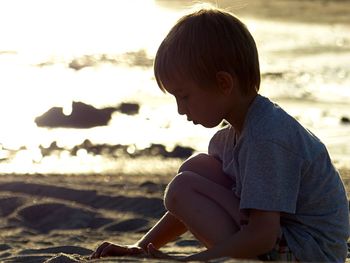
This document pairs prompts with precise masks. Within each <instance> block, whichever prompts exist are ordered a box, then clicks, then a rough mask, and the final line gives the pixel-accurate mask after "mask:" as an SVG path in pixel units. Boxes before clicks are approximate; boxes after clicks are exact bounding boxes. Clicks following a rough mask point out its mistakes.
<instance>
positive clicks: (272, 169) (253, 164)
mask: <svg viewBox="0 0 350 263" xmlns="http://www.w3.org/2000/svg"><path fill="white" fill-rule="evenodd" d="M302 163H303V162H302V159H301V158H300V157H299V156H298V155H296V154H295V153H292V152H290V151H288V150H286V149H285V148H284V147H283V146H281V145H278V144H276V143H274V142H270V141H265V142H259V143H257V144H255V145H251V149H250V150H249V153H248V154H247V159H246V160H245V162H244V163H242V164H243V167H241V172H242V174H243V176H242V182H241V183H242V184H241V189H240V191H241V193H240V196H241V201H240V208H241V209H259V210H265V211H280V212H287V213H295V211H296V204H297V197H298V192H299V188H300V180H301V170H302Z"/></svg>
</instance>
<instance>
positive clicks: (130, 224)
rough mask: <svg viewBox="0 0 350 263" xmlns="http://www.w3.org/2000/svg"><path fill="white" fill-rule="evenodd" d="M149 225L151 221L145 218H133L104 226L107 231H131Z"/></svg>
mask: <svg viewBox="0 0 350 263" xmlns="http://www.w3.org/2000/svg"><path fill="white" fill-rule="evenodd" d="M148 227H149V221H148V220H147V219H144V218H132V219H127V220H124V221H122V222H120V223H116V224H112V225H109V226H107V227H106V228H104V230H107V231H116V232H131V231H136V230H141V229H145V228H148Z"/></svg>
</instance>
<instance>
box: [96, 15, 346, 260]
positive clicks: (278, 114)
mask: <svg viewBox="0 0 350 263" xmlns="http://www.w3.org/2000/svg"><path fill="white" fill-rule="evenodd" d="M154 69H155V77H156V80H157V83H158V85H159V87H160V88H161V89H162V90H163V91H165V92H169V93H170V94H172V95H173V96H174V97H175V99H176V102H177V105H178V112H179V114H186V115H187V118H188V120H189V121H192V122H193V123H194V124H201V125H203V126H204V127H208V128H210V127H215V126H217V125H218V124H220V123H221V121H222V120H226V121H227V122H228V123H229V125H228V126H227V127H226V128H223V129H221V130H220V131H218V132H217V133H216V134H215V135H214V137H213V138H212V139H211V141H210V144H209V151H208V154H199V155H197V156H194V157H192V158H190V159H188V160H187V161H185V163H184V164H183V165H182V166H181V167H180V169H179V173H178V175H177V176H176V177H175V178H174V179H173V180H172V181H171V182H170V183H169V185H168V187H167V190H166V193H165V196H164V204H165V207H166V209H167V213H166V214H165V215H164V216H163V218H161V219H160V220H159V222H158V223H157V224H156V225H155V226H154V227H153V228H152V229H151V230H150V231H149V232H148V233H147V234H146V235H145V236H144V237H143V238H141V239H140V240H139V241H138V242H137V243H136V244H135V245H132V246H122V245H116V244H111V243H108V242H105V243H103V244H102V245H101V246H99V248H98V249H97V250H96V252H95V253H94V254H93V255H92V258H99V257H104V256H117V255H136V254H141V253H147V254H150V255H153V256H156V257H165V258H167V257H168V256H167V255H165V254H163V253H161V252H160V251H158V250H157V249H158V248H160V247H162V246H163V245H164V244H166V243H168V242H170V241H172V240H174V239H175V238H176V237H178V236H179V235H181V234H183V233H184V232H186V231H190V232H191V233H192V234H193V235H194V236H195V237H196V238H197V239H198V240H199V241H200V242H201V243H203V244H204V245H205V246H206V248H207V249H206V250H205V251H202V252H200V253H198V254H194V255H191V256H188V257H186V258H182V259H181V260H209V259H214V258H220V257H233V258H253V259H262V260H287V261H319V262H320V261H322V262H344V260H345V258H346V255H347V243H346V242H347V239H348V234H349V217H348V201H347V197H346V193H345V189H344V186H343V183H342V181H341V179H340V177H339V174H338V172H337V171H336V169H335V168H334V167H333V165H332V163H331V160H330V158H329V155H328V153H327V150H326V148H325V146H324V145H323V144H322V143H321V142H320V141H319V140H318V139H317V138H316V136H315V135H313V134H312V133H311V132H309V131H308V130H306V129H305V128H303V127H302V126H301V125H300V124H299V123H298V122H297V121H296V120H295V119H293V118H292V117H291V116H289V115H288V114H287V113H286V112H284V111H283V110H282V109H281V108H280V107H279V106H278V105H276V104H273V103H272V102H270V101H269V100H268V99H267V98H265V97H263V96H261V95H259V94H258V90H259V85H260V70H259V60H258V52H257V49H256V45H255V42H254V39H253V38H252V36H251V35H250V33H249V31H248V30H247V28H246V27H245V25H244V24H242V22H241V21H240V20H238V19H237V18H235V17H234V16H232V15H230V14H228V13H226V12H222V11H219V10H200V11H198V12H195V13H192V14H190V15H187V16H185V17H183V18H182V19H180V20H179V21H178V23H177V24H176V25H175V26H174V27H173V28H172V29H171V31H170V32H169V34H168V35H167V37H166V38H165V39H164V41H163V42H162V44H161V45H160V47H159V49H158V52H157V55H156V58H155V64H154Z"/></svg>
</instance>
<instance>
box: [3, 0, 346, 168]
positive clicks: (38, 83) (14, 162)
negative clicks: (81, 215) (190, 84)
mask: <svg viewBox="0 0 350 263" xmlns="http://www.w3.org/2000/svg"><path fill="white" fill-rule="evenodd" d="M227 2H230V1H222V3H225V5H226V6H223V7H226V8H227V7H230V8H231V9H229V10H230V11H233V12H235V11H237V13H240V11H242V10H243V11H244V10H247V9H249V8H253V7H251V6H250V5H249V4H242V3H243V1H231V2H232V3H231V2H230V4H231V5H227ZM247 2H248V3H249V1H247ZM255 2H256V1H255ZM294 2H295V4H296V5H297V3H298V1H294ZM304 2H307V1H304ZM310 2H313V1H310ZM316 2H317V1H316ZM342 2H343V3H342V4H343V5H345V6H346V7H348V5H350V2H349V3H347V1H342ZM273 3H275V2H274V1H271V2H270V4H271V5H273ZM214 4H215V5H218V6H219V7H222V6H221V5H220V4H221V2H220V1H214ZM189 8H190V5H189V1H154V0H139V1H137V0H134V1H107V0H106V1H97V0H89V1H85V0H75V1H68V0H52V1H45V0H32V1H20V0H11V1H10V0H8V1H5V0H2V1H0V38H1V41H0V76H1V77H0V90H1V103H0V123H1V129H0V172H1V173H36V172H38V173H97V172H98V173H104V172H105V173H108V172H113V171H116V169H119V170H120V169H122V170H123V171H130V170H132V169H135V166H131V168H130V163H135V158H131V159H130V158H129V159H128V158H124V157H117V155H116V154H96V153H91V152H89V151H86V150H85V149H80V150H78V151H77V152H76V154H74V155H72V154H71V152H72V149H73V148H74V147H75V146H77V145H81V144H82V143H83V142H84V141H86V140H89V141H90V143H91V144H93V145H102V144H108V145H126V146H127V148H126V150H127V152H128V153H129V154H130V155H132V154H133V153H134V152H136V151H138V150H142V149H145V148H147V147H150V146H151V145H152V144H160V145H164V147H165V148H166V149H167V150H168V151H171V150H172V149H173V148H174V147H175V146H183V147H191V148H193V149H195V151H206V149H207V144H208V140H209V139H210V137H211V136H212V135H213V134H214V133H215V131H216V130H217V129H218V128H213V129H206V128H203V127H201V126H194V125H193V124H192V123H189V122H187V121H186V119H185V117H183V116H179V115H178V114H177V109H176V104H175V101H174V99H173V98H172V97H171V96H170V95H166V94H163V93H162V92H161V91H160V90H159V88H158V87H157V85H156V82H155V80H154V77H153V69H152V62H153V58H154V55H155V53H156V50H157V47H158V46H159V44H160V42H161V40H162V39H163V37H164V36H165V35H166V33H167V32H168V30H169V29H170V28H171V26H172V25H173V24H174V23H175V22H176V20H177V19H178V18H180V17H181V16H182V15H183V14H184V13H187V12H188V9H189ZM271 8H272V9H273V7H271ZM248 13H249V14H247V12H242V15H240V16H239V17H240V18H241V19H242V20H243V21H244V22H245V23H246V25H247V26H248V28H249V29H250V31H251V33H252V35H253V36H254V38H255V40H256V43H257V46H258V49H259V54H260V64H261V73H262V85H261V94H262V95H265V96H269V97H270V98H271V99H272V100H273V101H275V102H277V103H278V104H279V105H281V106H282V107H283V108H284V109H285V110H286V111H287V112H288V113H290V114H291V115H292V116H294V117H296V118H297V119H298V120H299V121H300V122H301V123H302V124H303V125H304V126H305V127H307V128H308V129H310V130H311V131H312V132H313V133H315V134H316V135H317V136H318V137H319V138H320V139H321V140H322V141H323V142H324V143H325V144H326V146H327V147H328V149H329V152H330V154H331V157H332V159H333V160H334V162H335V164H336V165H337V167H347V168H350V24H348V23H347V22H346V21H345V22H344V20H341V21H337V18H336V17H332V19H331V20H332V23H325V22H324V20H325V19H324V17H323V19H321V17H320V22H317V21H318V20H317V19H313V21H312V22H310V21H305V20H303V19H301V20H300V21H299V20H298V19H295V18H294V19H288V16H286V17H285V19H274V17H273V14H272V15H271V16H266V17H263V16H254V10H250V12H248ZM272 13H273V12H272ZM314 15H315V16H317V15H320V16H321V15H322V16H325V14H324V13H323V14H317V13H316V14H314ZM331 15H332V16H334V13H332V14H329V16H331ZM73 101H80V102H83V103H86V104H90V105H93V106H94V107H96V108H104V107H116V106H118V105H119V104H120V103H123V102H131V103H137V104H138V105H140V110H139V113H138V114H136V115H127V114H122V113H120V112H115V113H113V115H112V118H111V120H110V122H109V123H108V125H107V126H101V127H95V128H89V129H72V128H42V127H41V128H39V127H37V125H36V124H35V122H34V119H35V117H37V116H39V115H41V114H43V113H44V112H46V111H47V110H49V109H50V108H51V107H54V106H56V107H63V109H64V113H65V114H67V115H69V114H70V112H71V110H72V109H71V105H72V102H73ZM53 142H54V143H53ZM50 145H55V146H56V148H57V149H59V151H58V150H57V151H55V150H53V151H51V152H50V153H49V154H45V153H44V152H43V150H42V149H44V148H48V147H49V146H50ZM177 164H178V161H176V160H172V159H167V160H164V159H161V161H160V162H153V161H151V160H149V159H148V158H147V156H143V157H142V158H139V159H138V162H137V165H136V166H137V167H138V168H139V169H140V170H142V169H148V170H150V171H152V170H154V171H159V172H161V171H162V170H163V169H166V168H165V167H173V166H175V165H177ZM128 167H129V168H128ZM128 169H129V170H128Z"/></svg>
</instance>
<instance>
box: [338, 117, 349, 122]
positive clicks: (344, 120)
mask: <svg viewBox="0 0 350 263" xmlns="http://www.w3.org/2000/svg"><path fill="white" fill-rule="evenodd" d="M340 122H341V123H342V124H350V118H348V117H345V116H344V117H341V119H340Z"/></svg>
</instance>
